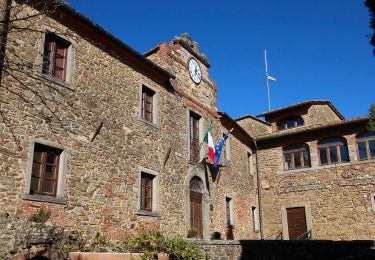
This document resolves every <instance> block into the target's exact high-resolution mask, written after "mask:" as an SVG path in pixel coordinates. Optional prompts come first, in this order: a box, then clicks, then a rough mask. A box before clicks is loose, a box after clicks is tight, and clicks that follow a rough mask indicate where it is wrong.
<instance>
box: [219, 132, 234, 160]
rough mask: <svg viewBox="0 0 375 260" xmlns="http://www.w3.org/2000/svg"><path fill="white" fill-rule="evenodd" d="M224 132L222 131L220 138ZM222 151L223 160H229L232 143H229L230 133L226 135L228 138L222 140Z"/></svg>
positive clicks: (230, 158)
mask: <svg viewBox="0 0 375 260" xmlns="http://www.w3.org/2000/svg"><path fill="white" fill-rule="evenodd" d="M226 133H227V131H226V132H223V133H222V136H221V137H220V138H223V136H224V134H226ZM223 152H224V153H225V156H224V158H223V159H224V160H225V161H228V162H230V161H231V160H232V145H231V134H229V135H228V138H227V139H226V140H225V142H224V147H223Z"/></svg>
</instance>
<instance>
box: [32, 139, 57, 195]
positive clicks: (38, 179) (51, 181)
mask: <svg viewBox="0 0 375 260" xmlns="http://www.w3.org/2000/svg"><path fill="white" fill-rule="evenodd" d="M61 153H62V150H59V149H55V148H52V147H49V146H46V145H42V144H38V143H35V146H34V153H33V162H32V170H31V182H30V192H29V193H30V195H33V194H39V195H48V196H56V190H57V180H58V175H59V162H60V155H61Z"/></svg>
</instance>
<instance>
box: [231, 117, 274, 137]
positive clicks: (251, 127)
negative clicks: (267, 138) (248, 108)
mask: <svg viewBox="0 0 375 260" xmlns="http://www.w3.org/2000/svg"><path fill="white" fill-rule="evenodd" d="M236 121H237V123H238V124H239V125H240V126H241V127H242V128H243V129H245V130H246V132H248V134H249V135H251V136H252V137H256V136H261V135H266V134H270V133H272V127H271V125H270V124H267V123H266V122H264V123H263V122H261V121H259V120H257V119H254V118H253V117H249V116H248V117H247V116H244V117H242V118H239V119H237V120H236Z"/></svg>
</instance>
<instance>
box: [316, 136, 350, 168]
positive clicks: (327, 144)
mask: <svg viewBox="0 0 375 260" xmlns="http://www.w3.org/2000/svg"><path fill="white" fill-rule="evenodd" d="M318 153H319V160H320V165H328V164H335V163H342V162H349V152H348V146H347V144H346V141H345V140H344V139H343V138H331V139H327V140H324V141H321V142H319V144H318Z"/></svg>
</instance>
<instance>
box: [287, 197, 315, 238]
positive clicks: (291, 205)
mask: <svg viewBox="0 0 375 260" xmlns="http://www.w3.org/2000/svg"><path fill="white" fill-rule="evenodd" d="M298 207H304V208H305V215H306V227H307V231H309V230H311V236H312V230H313V229H312V218H311V208H310V202H308V201H307V202H296V203H287V204H282V205H281V224H282V232H283V233H282V238H283V240H289V230H288V218H287V212H286V210H287V209H288V208H298Z"/></svg>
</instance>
